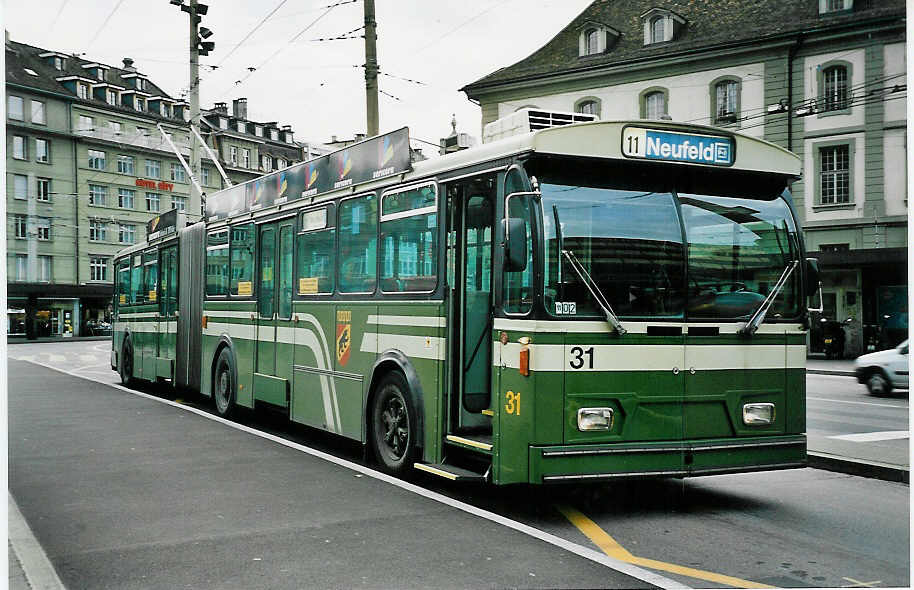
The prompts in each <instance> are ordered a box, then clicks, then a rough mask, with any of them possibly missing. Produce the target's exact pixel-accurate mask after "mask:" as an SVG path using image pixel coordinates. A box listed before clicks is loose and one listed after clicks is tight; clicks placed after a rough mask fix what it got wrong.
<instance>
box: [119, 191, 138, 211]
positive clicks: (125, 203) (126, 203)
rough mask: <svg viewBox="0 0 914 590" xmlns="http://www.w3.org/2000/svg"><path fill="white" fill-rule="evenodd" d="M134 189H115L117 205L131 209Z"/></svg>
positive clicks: (134, 194) (134, 193)
mask: <svg viewBox="0 0 914 590" xmlns="http://www.w3.org/2000/svg"><path fill="white" fill-rule="evenodd" d="M135 196H136V191H135V190H133V189H129V188H119V189H117V206H118V207H120V208H121V209H133V198H134V197H135Z"/></svg>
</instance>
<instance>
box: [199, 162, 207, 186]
mask: <svg viewBox="0 0 914 590" xmlns="http://www.w3.org/2000/svg"><path fill="white" fill-rule="evenodd" d="M200 176H201V177H202V178H203V184H204V185H208V184H209V168H207V167H206V166H200Z"/></svg>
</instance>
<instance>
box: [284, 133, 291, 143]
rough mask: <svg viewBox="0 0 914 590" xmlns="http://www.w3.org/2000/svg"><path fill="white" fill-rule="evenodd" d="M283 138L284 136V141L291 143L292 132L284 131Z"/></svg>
mask: <svg viewBox="0 0 914 590" xmlns="http://www.w3.org/2000/svg"><path fill="white" fill-rule="evenodd" d="M285 138H286V143H292V132H291V131H286V133H285Z"/></svg>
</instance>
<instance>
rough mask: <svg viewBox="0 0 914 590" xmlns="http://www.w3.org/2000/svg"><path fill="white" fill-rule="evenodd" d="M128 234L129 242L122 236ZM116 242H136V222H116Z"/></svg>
mask: <svg viewBox="0 0 914 590" xmlns="http://www.w3.org/2000/svg"><path fill="white" fill-rule="evenodd" d="M125 235H129V236H130V240H131V241H129V242H125V241H124V236H125ZM117 243H118V244H128V245H130V244H136V224H134V223H118V224H117Z"/></svg>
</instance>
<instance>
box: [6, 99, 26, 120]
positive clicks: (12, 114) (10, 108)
mask: <svg viewBox="0 0 914 590" xmlns="http://www.w3.org/2000/svg"><path fill="white" fill-rule="evenodd" d="M22 110H23V107H22V97H21V96H12V95H10V96H8V97H7V98H6V116H7V117H9V118H10V119H15V120H17V121H22V120H24V117H25V115H24V114H23V112H22Z"/></svg>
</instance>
